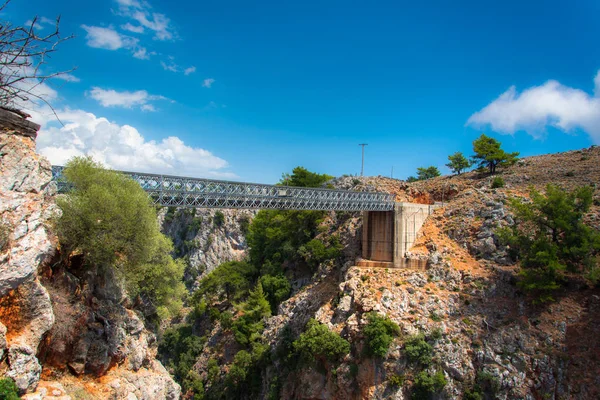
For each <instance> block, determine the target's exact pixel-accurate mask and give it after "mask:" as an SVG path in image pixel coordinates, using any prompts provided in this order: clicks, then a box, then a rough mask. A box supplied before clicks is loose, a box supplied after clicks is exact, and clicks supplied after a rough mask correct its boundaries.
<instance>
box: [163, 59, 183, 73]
mask: <svg viewBox="0 0 600 400" xmlns="http://www.w3.org/2000/svg"><path fill="white" fill-rule="evenodd" d="M169 58H170V59H171V60H170V61H169V63H166V62H164V61H161V62H160V65H161V66H162V67H163V69H164V70H165V71H171V72H179V66H178V65H177V64H175V63H174V62H173V61H172V60H173V59H172V57H169Z"/></svg>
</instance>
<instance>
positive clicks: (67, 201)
mask: <svg viewBox="0 0 600 400" xmlns="http://www.w3.org/2000/svg"><path fill="white" fill-rule="evenodd" d="M63 174H64V177H65V178H66V180H67V181H68V182H69V183H70V184H71V185H72V188H73V189H72V190H71V191H70V192H69V193H68V194H66V195H62V196H60V197H59V198H58V199H57V204H58V206H59V207H60V209H61V210H62V215H61V216H60V218H58V219H57V221H56V232H57V234H58V238H59V241H60V244H61V254H62V255H63V257H64V259H67V257H68V255H70V254H72V253H81V254H83V255H84V257H85V261H86V263H87V265H93V266H95V267H97V268H112V269H113V270H114V271H115V272H116V273H117V275H118V276H119V277H120V278H122V279H123V281H124V282H125V286H126V288H127V290H128V292H129V294H130V295H131V296H133V297H135V296H137V295H139V296H140V297H141V298H142V299H144V300H146V301H145V302H146V303H147V304H153V305H154V306H155V310H156V312H157V315H159V316H160V317H166V316H168V315H174V314H176V313H177V312H178V311H179V309H180V308H181V305H182V300H181V299H182V297H183V295H184V293H185V287H184V285H183V282H182V278H183V270H184V265H183V263H182V262H178V261H175V260H173V258H172V257H171V253H172V251H173V246H172V244H171V242H170V240H169V239H168V238H167V237H166V236H165V235H163V234H162V233H161V232H160V229H159V226H158V221H157V217H156V211H155V209H154V207H153V206H152V203H151V201H150V198H149V197H148V195H147V194H146V192H145V191H144V190H143V189H142V188H141V187H140V185H139V184H138V183H137V182H135V181H134V180H133V179H131V178H129V177H127V176H125V175H122V174H120V173H117V172H115V171H110V170H105V169H103V168H102V167H101V165H100V164H97V163H95V162H94V161H92V160H91V159H90V158H73V159H72V160H71V161H69V162H68V163H67V165H66V168H65V169H64V171H63Z"/></svg>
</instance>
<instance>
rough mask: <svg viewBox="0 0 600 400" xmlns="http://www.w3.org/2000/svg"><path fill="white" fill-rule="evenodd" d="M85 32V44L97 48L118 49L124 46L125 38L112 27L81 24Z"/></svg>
mask: <svg viewBox="0 0 600 400" xmlns="http://www.w3.org/2000/svg"><path fill="white" fill-rule="evenodd" d="M81 27H82V28H83V29H85V31H86V32H87V35H86V37H85V38H86V39H87V45H88V46H90V47H95V48H98V49H106V50H118V49H120V48H123V47H126V40H125V38H124V36H123V35H121V34H120V33H119V32H117V31H115V30H114V29H113V28H112V27H108V28H103V27H101V26H88V25H81Z"/></svg>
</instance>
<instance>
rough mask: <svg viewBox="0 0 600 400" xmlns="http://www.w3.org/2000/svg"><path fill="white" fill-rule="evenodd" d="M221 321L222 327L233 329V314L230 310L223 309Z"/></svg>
mask: <svg viewBox="0 0 600 400" xmlns="http://www.w3.org/2000/svg"><path fill="white" fill-rule="evenodd" d="M219 322H221V327H222V328H223V329H225V330H227V329H231V327H232V326H233V314H232V313H231V312H229V311H223V312H222V313H221V315H220V316H219Z"/></svg>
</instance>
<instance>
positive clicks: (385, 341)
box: [363, 311, 400, 357]
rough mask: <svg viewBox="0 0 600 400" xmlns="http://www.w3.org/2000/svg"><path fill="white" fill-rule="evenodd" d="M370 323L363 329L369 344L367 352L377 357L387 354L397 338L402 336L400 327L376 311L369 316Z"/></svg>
mask: <svg viewBox="0 0 600 400" xmlns="http://www.w3.org/2000/svg"><path fill="white" fill-rule="evenodd" d="M367 319H368V323H367V325H366V326H365V327H364V329H363V334H364V335H365V338H366V342H367V352H368V353H369V354H371V355H374V356H376V357H383V356H385V355H386V354H387V352H388V349H389V348H390V344H392V341H393V340H394V337H395V336H398V335H399V334H400V327H398V325H397V324H396V323H395V322H394V321H392V320H391V319H390V318H389V317H387V316H383V317H382V316H381V315H379V314H377V313H376V312H375V311H372V312H370V313H368V314H367Z"/></svg>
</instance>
